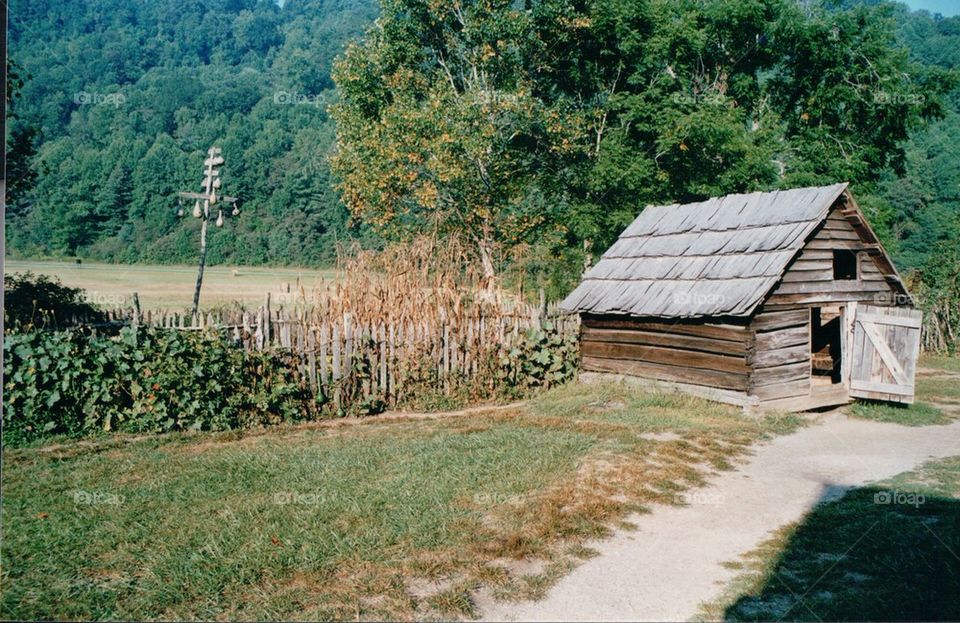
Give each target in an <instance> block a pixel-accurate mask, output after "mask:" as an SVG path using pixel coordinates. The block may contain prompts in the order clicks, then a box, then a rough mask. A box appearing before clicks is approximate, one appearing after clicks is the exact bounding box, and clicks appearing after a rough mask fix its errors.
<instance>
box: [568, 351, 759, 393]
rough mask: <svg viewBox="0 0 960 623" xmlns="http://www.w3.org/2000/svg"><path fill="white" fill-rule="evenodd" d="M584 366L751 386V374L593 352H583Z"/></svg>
mask: <svg viewBox="0 0 960 623" xmlns="http://www.w3.org/2000/svg"><path fill="white" fill-rule="evenodd" d="M581 368H582V369H583V370H586V371H588V372H612V373H614V374H626V375H630V376H640V377H646V378H650V379H657V380H661V381H674V382H678V383H690V384H692V385H705V386H707V387H719V388H721V389H732V390H737V391H746V390H747V386H748V377H747V375H746V374H731V373H728V372H718V371H716V370H703V369H696V368H686V367H682V366H671V365H664V364H657V363H649V362H645V361H631V360H626V359H607V358H604V357H595V356H592V355H584V357H583V361H582V365H581Z"/></svg>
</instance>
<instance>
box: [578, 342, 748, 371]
mask: <svg viewBox="0 0 960 623" xmlns="http://www.w3.org/2000/svg"><path fill="white" fill-rule="evenodd" d="M580 349H581V352H582V353H583V356H584V357H587V356H591V357H602V358H604V359H626V360H632V361H647V362H650V363H664V364H668V365H673V366H683V367H687V368H703V369H706V370H717V371H720V372H732V373H734V374H744V375H745V374H747V373H748V371H749V369H748V368H747V361H746V357H745V356H740V357H731V356H726V355H716V354H713V353H704V352H698V351H690V350H679V349H675V348H668V347H661V346H647V345H645V344H624V343H620V342H594V341H590V340H582V341H581V342H580Z"/></svg>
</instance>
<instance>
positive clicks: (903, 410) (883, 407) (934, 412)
mask: <svg viewBox="0 0 960 623" xmlns="http://www.w3.org/2000/svg"><path fill="white" fill-rule="evenodd" d="M850 415H852V416H854V417H858V418H863V419H865V420H876V421H878V422H893V423H895V424H903V425H904V426H929V425H932V424H934V425H935V424H949V423H950V422H951V421H952V419H951V418H950V417H949V416H948V415H947V414H945V413H944V412H943V411H942V410H940V409H938V408H937V407H934V406H932V405H928V404H926V403H924V402H918V403H915V404H912V405H897V404H888V403H880V402H870V401H864V400H860V401H857V402H856V403H854V404H853V406H851V407H850Z"/></svg>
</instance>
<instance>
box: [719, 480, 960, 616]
mask: <svg viewBox="0 0 960 623" xmlns="http://www.w3.org/2000/svg"><path fill="white" fill-rule="evenodd" d="M831 497H833V496H830V495H827V496H825V499H826V500H829V499H830V498H831ZM779 549H780V551H781V552H782V553H781V554H780V555H779V557H778V558H777V559H776V560H775V561H774V562H773V565H772V567H771V569H770V570H769V572H768V573H767V574H766V576H765V580H764V582H763V584H762V585H761V586H760V587H759V588H758V589H757V590H754V591H751V594H750V595H747V596H744V597H741V598H740V599H739V600H738V601H737V602H736V603H734V604H733V605H732V606H730V607H728V608H727V609H726V611H725V612H724V618H725V619H727V620H736V621H755V620H769V621H779V620H784V621H957V620H960V558H958V556H960V500H957V499H954V498H949V497H941V496H938V495H936V494H934V493H929V494H926V493H920V492H918V491H917V490H915V489H911V490H905V491H897V490H895V489H893V488H879V487H865V488H860V489H854V490H852V491H849V492H848V493H847V494H846V495H844V496H843V497H841V498H839V499H834V500H833V501H824V502H823V503H822V504H820V505H818V506H817V507H816V508H815V509H814V510H813V511H812V512H811V513H810V514H809V515H808V516H807V517H806V518H805V519H804V521H803V523H801V524H800V525H799V526H798V527H797V528H796V529H795V530H793V531H792V532H790V533H789V534H788V535H787V536H786V540H785V543H784V544H783V545H782V546H780V547H779Z"/></svg>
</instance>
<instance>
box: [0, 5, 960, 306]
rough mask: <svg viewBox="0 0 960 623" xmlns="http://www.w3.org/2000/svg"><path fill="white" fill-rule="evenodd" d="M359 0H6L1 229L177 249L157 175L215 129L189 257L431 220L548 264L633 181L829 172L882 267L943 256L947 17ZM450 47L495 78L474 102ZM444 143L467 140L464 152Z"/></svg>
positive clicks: (315, 244)
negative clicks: (11, 91)
mask: <svg viewBox="0 0 960 623" xmlns="http://www.w3.org/2000/svg"><path fill="white" fill-rule="evenodd" d="M377 4H378V3H377V2H376V0H339V1H337V0H287V1H286V2H284V3H283V5H282V6H279V5H278V4H276V3H274V2H272V1H271V0H259V1H258V0H192V1H183V0H150V1H149V2H129V1H128V0H98V1H97V2H93V1H91V0H29V1H28V0H15V1H14V2H12V3H11V6H10V14H11V20H10V22H11V25H10V57H11V60H12V62H13V63H14V65H13V69H14V70H15V72H16V73H17V74H18V75H19V76H20V77H22V78H23V79H24V84H23V86H22V88H21V89H20V90H19V97H16V98H15V100H14V104H13V106H12V111H11V112H12V114H13V115H14V117H13V118H12V119H11V123H10V131H9V133H8V137H7V142H8V150H9V152H10V153H9V159H8V163H9V167H10V171H11V174H10V178H11V184H10V204H9V205H8V212H7V218H8V229H7V232H8V240H7V244H8V247H7V248H8V253H11V254H14V255H27V256H67V255H79V256H82V257H90V258H98V259H106V260H111V261H123V262H132V261H148V262H192V261H194V258H195V252H196V251H195V249H196V246H195V244H196V243H195V240H196V235H195V229H196V226H197V223H196V222H194V221H193V220H192V219H189V218H188V219H180V218H178V217H177V216H176V214H175V212H176V200H175V195H176V191H178V190H184V189H187V190H195V189H196V187H197V185H198V184H199V181H200V162H201V160H202V154H203V152H204V151H205V150H206V148H207V147H209V146H210V145H211V144H214V143H216V144H219V145H220V146H221V147H223V150H224V155H225V157H226V160H227V162H226V165H225V166H224V171H223V173H224V191H225V192H227V193H228V194H232V195H237V196H239V197H241V198H242V201H243V206H242V209H243V211H242V214H241V216H240V218H239V219H236V220H234V221H231V222H229V223H228V226H226V227H224V228H222V229H218V230H217V231H215V232H214V235H213V236H211V241H210V244H211V248H210V256H209V260H210V261H211V262H213V263H222V262H234V263H249V264H261V263H270V264H320V263H324V262H328V261H329V260H330V259H331V257H332V255H333V253H334V248H335V243H336V241H337V240H344V239H349V238H357V237H361V238H367V239H368V240H372V239H374V238H375V236H377V235H384V236H393V235H397V236H403V235H406V233H408V232H409V231H410V230H411V229H412V230H421V229H423V228H424V227H440V226H441V225H440V224H441V223H443V222H447V223H452V222H456V223H459V224H460V226H461V227H463V228H464V229H466V230H467V231H468V232H471V233H472V234H476V233H477V232H485V233H483V236H487V238H488V239H486V240H483V241H481V242H482V245H481V246H488V247H489V249H490V250H497V251H498V252H500V255H499V256H498V257H501V258H502V257H505V256H506V253H505V251H507V250H509V249H511V248H520V249H523V248H527V249H533V252H528V253H527V254H526V257H527V258H528V259H526V260H523V259H521V260H520V261H523V262H525V266H526V267H527V268H528V269H530V270H531V271H533V272H535V273H538V274H539V275H540V278H541V279H544V280H547V281H550V282H551V283H552V284H553V285H554V287H555V288H557V289H563V288H564V287H565V284H564V281H566V280H568V279H569V278H570V277H572V278H575V277H576V275H577V272H578V268H577V267H578V266H579V264H580V262H581V261H582V252H583V251H582V249H583V248H584V243H586V244H587V245H592V247H591V248H592V251H593V253H597V252H600V251H602V250H603V248H604V246H605V245H606V244H607V243H608V242H609V241H610V240H611V239H612V238H613V237H614V236H615V235H616V233H617V232H618V231H619V230H620V228H621V227H622V226H623V225H624V224H625V223H626V222H629V220H630V219H631V218H632V217H633V216H634V215H635V213H636V211H637V210H638V209H639V208H640V207H641V206H642V205H644V204H645V203H651V202H672V201H681V200H689V199H693V198H698V197H703V196H709V195H716V194H723V193H726V192H734V191H742V190H754V189H766V188H776V187H787V186H792V185H800V184H809V183H827V182H833V181H837V180H849V181H851V182H853V183H854V190H855V192H856V193H857V195H858V196H860V197H862V199H863V201H862V202H863V204H864V207H865V209H867V210H868V212H870V214H871V217H872V219H873V221H874V224H875V226H876V228H877V229H878V230H879V231H880V233H881V235H882V236H884V237H885V239H886V240H887V242H888V244H889V245H890V247H891V249H892V250H893V251H894V253H895V255H896V256H897V258H898V260H899V262H900V264H901V266H902V267H903V268H907V269H910V268H921V267H924V266H925V265H926V267H927V269H928V271H929V270H933V269H937V270H949V264H948V263H946V264H945V263H944V262H943V258H944V253H954V254H955V253H956V248H957V246H958V241H960V234H958V231H960V224H958V219H960V216H958V215H960V197H958V194H960V191H958V188H960V164H958V160H957V158H956V157H955V153H954V146H955V145H956V144H958V140H960V114H958V110H960V94H958V91H957V90H955V89H954V88H953V85H954V83H955V75H954V74H953V73H952V70H955V69H956V68H957V67H960V58H958V57H960V18H951V19H935V18H933V17H931V16H930V15H929V14H926V13H917V12H910V11H909V10H907V9H906V8H905V7H903V6H902V5H890V4H884V3H877V2H867V3H861V2H846V3H840V5H839V6H838V5H836V3H829V5H825V6H823V7H817V6H815V5H814V4H812V3H796V2H794V1H793V0H710V1H707V2H693V1H687V0H678V1H674V0H669V1H668V0H648V1H646V2H639V1H636V0H610V1H608V2H596V3H577V2H568V1H564V0H543V1H539V2H529V1H528V2H527V3H526V8H523V5H522V4H517V3H511V2H506V1H503V2H492V3H488V4H489V6H487V8H485V9H483V10H480V9H471V10H472V11H473V12H472V13H471V14H470V16H469V18H468V19H469V20H473V22H474V23H475V24H479V25H480V27H479V28H477V29H476V30H475V31H470V32H469V33H467V29H466V28H463V25H462V23H461V24H459V25H458V23H457V19H456V12H455V11H454V12H450V11H448V10H447V8H445V7H446V4H443V3H441V4H443V6H439V5H438V6H434V5H435V3H426V2H418V1H414V0H384V3H383V8H382V11H381V9H380V7H378V6H377ZM468 4H470V3H468ZM867 5H868V6H867ZM451 6H452V5H451ZM478 6H479V5H478ZM445 11H446V12H445ZM378 12H379V13H380V14H381V15H382V20H381V25H380V27H379V29H377V28H375V29H374V30H371V31H369V35H368V37H367V38H366V43H364V44H362V45H358V46H355V47H353V48H352V51H351V52H350V53H347V54H344V46H345V44H346V43H347V42H348V41H351V40H356V39H358V38H359V37H360V36H361V35H362V34H363V33H364V32H365V31H366V29H368V28H369V27H370V26H371V24H372V22H373V19H374V17H375V16H376V15H377V14H378ZM444 15H448V16H453V17H450V20H451V21H449V22H445V21H443V20H444V19H447V18H446V17H443V16H444ZM438 16H441V17H438ZM901 46H907V47H908V48H909V49H906V48H903V47H901ZM438 53H439V54H440V56H439V60H440V61H442V62H438V57H437V54H438ZM443 54H447V56H443ZM338 55H343V56H342V59H343V60H342V62H341V63H340V65H339V66H338V67H339V69H338V70H337V71H338V72H339V73H338V81H339V84H340V86H341V90H342V91H343V96H342V98H341V97H340V96H339V95H338V94H337V93H338V91H337V90H336V88H335V85H334V79H333V77H332V75H331V74H332V72H333V71H334V70H333V67H334V65H335V63H334V59H335V58H336V57H337V56H338ZM471 66H472V67H474V68H476V67H480V68H481V69H482V71H481V74H483V75H484V76H490V79H491V81H492V82H493V83H494V84H495V86H494V88H495V89H496V90H497V91H498V92H500V93H504V94H507V95H508V96H509V97H507V98H503V99H500V100H498V104H497V105H498V106H500V108H498V109H497V110H496V111H494V112H495V113H496V115H499V116H497V117H496V119H497V121H496V122H493V123H490V124H489V125H488V126H484V123H485V119H487V117H483V116H482V115H480V116H477V117H476V118H474V117H471V115H473V114H474V113H475V112H476V111H477V110H479V108H477V107H476V106H474V104H475V101H474V100H471V99H470V98H469V97H465V95H469V93H470V92H471V91H470V90H471V89H478V88H479V87H477V85H475V84H472V83H471V81H470V80H469V79H465V78H464V77H463V76H464V75H466V74H464V73H462V72H464V71H466V70H468V69H469V68H470V67H471ZM444 69H446V70H449V71H446V72H445V71H443V70H444ZM456 72H461V73H459V74H457V73H456ZM454 74H456V75H454ZM478 75H479V74H478ZM448 85H449V86H450V89H449V90H445V89H447V86H448ZM476 92H479V91H476ZM337 102H340V104H339V105H336V106H334V107H333V109H332V110H333V111H334V113H335V114H336V115H337V118H338V121H339V123H340V136H341V140H342V142H343V145H344V147H345V148H344V149H341V151H340V152H339V153H337V154H336V157H335V158H334V159H333V161H332V165H333V167H334V168H335V170H336V172H337V178H336V179H334V177H333V176H332V175H331V169H330V167H331V160H330V156H331V154H332V147H333V143H334V137H335V132H336V130H335V127H334V123H333V121H332V120H331V119H330V118H329V117H328V112H327V110H328V108H327V107H328V105H331V104H336V103H337ZM424 102H432V103H433V108H432V109H430V108H429V107H425V106H424ZM504 102H507V103H506V104H505V103H504ZM431 110H432V112H431ZM437 111H439V112H437ZM487 112H490V111H487ZM387 113H389V114H390V115H394V116H392V117H389V118H388V117H385V116H384V115H385V114H387ZM441 113H445V114H441ZM489 118H492V117H489ZM504 120H508V122H505V121H504ZM451 137H452V138H451ZM518 137H520V138H518ZM471 150H486V151H485V152H484V153H486V154H488V155H495V158H493V159H492V160H491V162H490V164H491V165H493V166H490V167H485V166H482V169H483V170H482V173H480V174H477V171H476V170H475V167H473V165H472V164H471V163H472V162H474V160H470V159H469V158H465V157H464V155H465V154H466V155H469V154H471V153H473V152H472V151H471ZM424 158H426V159H427V160H429V162H431V163H433V164H431V165H430V166H425V165H423V162H425V160H424ZM437 163H439V165H438V164H437ZM464 163H467V165H470V166H466V165H465V164H464ZM483 164H484V163H483V162H480V165H483ZM431 167H433V168H431ZM438 167H440V168H438ZM337 180H339V187H338V188H335V186H334V183H335V182H336V181H337ZM438 180H440V182H438ZM494 188H495V192H493V191H492V190H491V189H494ZM341 192H342V193H343V197H344V199H345V201H346V204H347V205H348V206H349V208H350V209H351V210H352V212H353V213H354V216H355V218H353V219H351V218H350V213H349V212H348V208H347V207H345V204H344V202H342V201H341V198H340V197H341ZM188 212H189V211H188ZM374 232H376V233H374ZM931 257H934V258H936V261H935V262H933V263H931V262H930V261H929V259H930V258H931ZM944 266H946V268H944ZM558 271H559V272H562V273H563V275H567V277H564V276H563V275H558V274H557V273H558Z"/></svg>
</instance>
